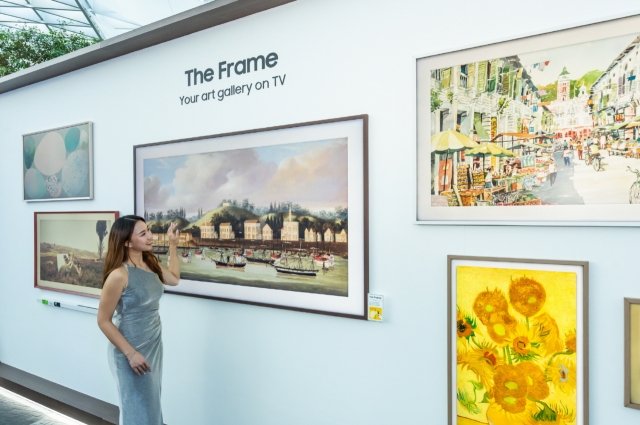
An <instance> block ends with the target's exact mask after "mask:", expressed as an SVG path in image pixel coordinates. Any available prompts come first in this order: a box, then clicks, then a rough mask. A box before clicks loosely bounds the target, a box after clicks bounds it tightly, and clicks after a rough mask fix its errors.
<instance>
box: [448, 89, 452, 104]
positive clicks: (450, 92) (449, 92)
mask: <svg viewBox="0 0 640 425" xmlns="http://www.w3.org/2000/svg"><path fill="white" fill-rule="evenodd" d="M447 100H448V101H449V103H451V102H453V90H451V91H448V92H447Z"/></svg>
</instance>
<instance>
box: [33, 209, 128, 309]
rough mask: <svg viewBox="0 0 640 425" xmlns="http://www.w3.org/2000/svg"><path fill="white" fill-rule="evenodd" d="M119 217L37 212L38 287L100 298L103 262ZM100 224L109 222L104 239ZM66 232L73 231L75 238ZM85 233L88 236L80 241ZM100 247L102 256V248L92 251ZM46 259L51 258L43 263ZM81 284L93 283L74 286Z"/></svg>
mask: <svg viewBox="0 0 640 425" xmlns="http://www.w3.org/2000/svg"><path fill="white" fill-rule="evenodd" d="M118 217H119V212H118V211H83V212H80V211H74V212H34V213H33V227H34V233H33V237H34V244H33V245H34V247H33V267H34V270H33V272H34V273H33V277H34V282H33V286H34V288H38V289H46V290H50V291H57V292H64V293H68V294H76V295H83V296H88V297H93V298H100V293H101V292H102V267H101V265H102V261H101V259H102V260H103V259H104V254H105V253H106V250H107V247H108V243H107V242H108V236H107V235H108V232H109V231H110V230H111V225H113V222H114V221H115V220H116V219H118ZM98 221H105V223H104V226H103V227H102V232H104V233H103V234H102V237H100V235H98V234H97V228H96V226H97V222H98ZM55 222H59V223H58V226H57V228H56V226H53V224H54V223H55ZM43 223H47V225H45V226H43ZM49 223H51V224H49ZM65 229H73V236H71V237H70V236H69V234H71V232H67V231H66V230H65ZM83 231H84V233H82V235H84V236H85V237H83V238H78V235H79V233H80V232H83ZM89 234H90V235H89ZM94 238H95V240H94ZM99 245H101V246H102V251H101V252H99V253H98V251H99V250H100V248H96V252H93V251H89V250H90V249H93V248H94V247H97V246H99ZM100 256H101V259H100ZM44 258H47V259H46V261H44V263H43V259H44ZM63 262H64V264H63ZM54 279H56V280H54ZM87 280H90V282H87ZM78 281H84V282H85V283H89V284H88V285H86V286H85V285H78V284H77V283H73V282H78Z"/></svg>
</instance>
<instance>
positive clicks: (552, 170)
mask: <svg viewBox="0 0 640 425" xmlns="http://www.w3.org/2000/svg"><path fill="white" fill-rule="evenodd" d="M557 176H558V166H557V165H556V163H555V161H554V160H553V159H550V160H549V185H550V186H551V187H553V184H554V183H555V182H556V177H557Z"/></svg>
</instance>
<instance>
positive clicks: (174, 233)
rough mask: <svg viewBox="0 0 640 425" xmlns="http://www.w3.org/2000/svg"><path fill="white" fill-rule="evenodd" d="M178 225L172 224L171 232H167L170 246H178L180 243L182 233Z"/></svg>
mask: <svg viewBox="0 0 640 425" xmlns="http://www.w3.org/2000/svg"><path fill="white" fill-rule="evenodd" d="M177 227H178V223H171V225H170V226H169V230H167V236H168V237H169V246H175V247H177V246H178V242H180V232H179V231H178V229H177Z"/></svg>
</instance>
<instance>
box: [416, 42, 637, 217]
mask: <svg viewBox="0 0 640 425" xmlns="http://www.w3.org/2000/svg"><path fill="white" fill-rule="evenodd" d="M639 42H640V37H639V35H638V34H637V33H636V34H629V35H625V36H616V37H612V38H602V39H599V40H596V41H592V42H586V43H581V44H574V45H570V46H565V47H559V48H553V49H548V50H539V51H534V52H522V53H519V54H513V55H510V56H506V57H487V58H485V60H481V61H475V62H470V63H451V64H450V66H448V67H441V68H437V69H430V72H429V77H428V78H429V81H426V79H427V77H425V76H423V77H421V78H423V80H422V82H420V81H419V91H420V90H422V92H419V97H420V96H421V97H422V98H423V99H425V101H424V102H422V103H421V104H422V105H426V104H427V102H426V96H427V94H428V95H429V98H430V106H427V107H424V106H423V108H424V109H426V108H428V107H430V110H429V111H426V110H424V109H423V110H419V111H418V117H419V120H425V119H428V120H429V124H427V125H426V126H425V127H426V128H428V130H427V131H430V153H431V170H430V180H431V189H430V190H431V200H430V201H431V202H430V205H431V206H432V207H474V206H545V205H603V204H606V205H620V204H630V203H631V204H635V203H640V183H638V182H639V181H640V171H638V170H640V130H639V128H640V82H639V81H638V79H637V77H638V75H640V56H639V51H640V47H639ZM421 60H424V59H421ZM419 61H420V60H419ZM425 75H426V74H425ZM427 90H428V91H429V93H426V91H427ZM423 128H424V127H423ZM425 133H426V131H425ZM422 140H423V141H424V144H425V145H426V144H428V141H427V139H426V138H423V139H422ZM421 176H422V177H421V178H422V179H426V180H425V181H428V179H429V175H428V173H427V172H425V173H423V174H422V175H421ZM426 184H427V185H428V183H426ZM424 192H425V193H426V189H425V190H424Z"/></svg>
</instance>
